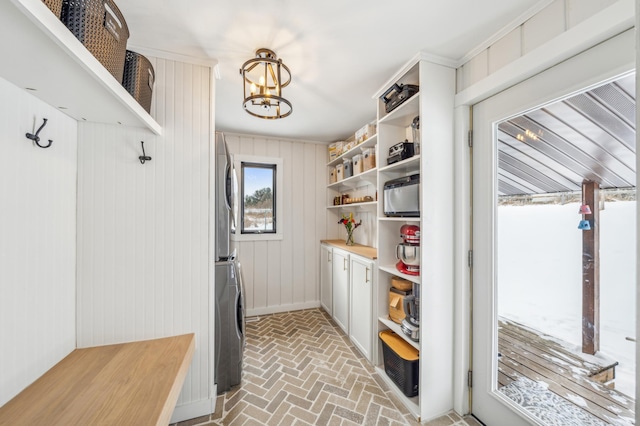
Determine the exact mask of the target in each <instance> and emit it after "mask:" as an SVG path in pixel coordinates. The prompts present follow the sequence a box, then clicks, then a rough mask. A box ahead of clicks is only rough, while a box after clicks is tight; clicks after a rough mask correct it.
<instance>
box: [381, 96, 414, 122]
mask: <svg viewBox="0 0 640 426" xmlns="http://www.w3.org/2000/svg"><path fill="white" fill-rule="evenodd" d="M418 114H420V93H416V94H415V95H413V96H412V97H410V98H409V99H408V100H406V101H404V103H403V104H402V105H400V106H399V107H396V109H394V110H393V111H391V112H390V113H388V114H386V115H385V116H384V117H381V118H380V120H379V121H378V124H391V125H394V126H400V127H407V126H409V125H410V124H411V122H413V119H414V118H415V117H416V116H417V115H418Z"/></svg>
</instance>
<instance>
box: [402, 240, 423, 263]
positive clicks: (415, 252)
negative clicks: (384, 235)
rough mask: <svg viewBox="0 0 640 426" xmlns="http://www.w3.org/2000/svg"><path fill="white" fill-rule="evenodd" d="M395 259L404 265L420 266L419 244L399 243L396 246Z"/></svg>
mask: <svg viewBox="0 0 640 426" xmlns="http://www.w3.org/2000/svg"><path fill="white" fill-rule="evenodd" d="M396 259H398V260H402V263H404V264H405V265H411V266H420V246H414V245H411V244H405V243H401V244H398V245H397V246H396Z"/></svg>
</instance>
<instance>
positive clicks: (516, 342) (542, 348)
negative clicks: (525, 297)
mask: <svg viewBox="0 0 640 426" xmlns="http://www.w3.org/2000/svg"><path fill="white" fill-rule="evenodd" d="M568 348H569V346H568V345H563V344H561V342H560V341H559V340H558V339H555V338H552V337H550V336H545V335H543V334H541V333H540V332H537V331H535V330H532V329H530V328H527V327H525V326H523V325H521V324H517V323H515V322H512V321H508V320H504V319H500V320H499V330H498V351H499V353H500V359H499V362H498V388H501V387H502V386H505V385H508V384H510V383H512V382H513V381H516V380H518V378H520V377H526V378H529V379H531V380H533V381H535V382H541V383H545V385H548V390H549V391H551V392H553V393H555V394H556V395H558V396H560V397H562V398H564V399H566V400H567V401H568V402H570V403H572V404H574V405H576V407H579V408H581V409H583V410H585V411H587V412H589V413H591V414H592V415H594V416H596V417H597V418H599V419H601V420H602V421H604V422H605V423H607V424H615V425H632V424H634V421H633V420H632V419H634V418H635V415H634V404H635V401H634V399H633V398H631V397H629V396H626V395H624V394H622V393H620V392H617V391H616V390H615V389H613V386H614V382H611V380H612V379H614V378H615V366H616V365H617V364H618V363H617V362H615V361H610V362H608V361H606V360H603V359H600V358H596V357H593V356H589V355H585V354H581V353H575V352H572V351H571V350H570V349H568ZM577 401H578V402H579V404H580V405H577V404H576V402H577Z"/></svg>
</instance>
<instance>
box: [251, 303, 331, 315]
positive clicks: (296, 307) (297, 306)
mask: <svg viewBox="0 0 640 426" xmlns="http://www.w3.org/2000/svg"><path fill="white" fill-rule="evenodd" d="M319 307H320V301H319V300H316V301H313V302H305V303H292V304H289V305H278V306H267V307H265V308H254V309H247V311H246V312H247V315H246V316H248V317H255V316H258V315H269V314H279V313H280V312H289V311H300V310H302V309H313V308H319Z"/></svg>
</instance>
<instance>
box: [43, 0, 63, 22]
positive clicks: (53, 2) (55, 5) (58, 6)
mask: <svg viewBox="0 0 640 426" xmlns="http://www.w3.org/2000/svg"><path fill="white" fill-rule="evenodd" d="M42 2H43V3H44V4H45V5H46V6H47V7H48V8H49V9H51V11H52V12H53V14H54V15H56V17H57V18H58V19H60V12H62V0H42Z"/></svg>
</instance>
